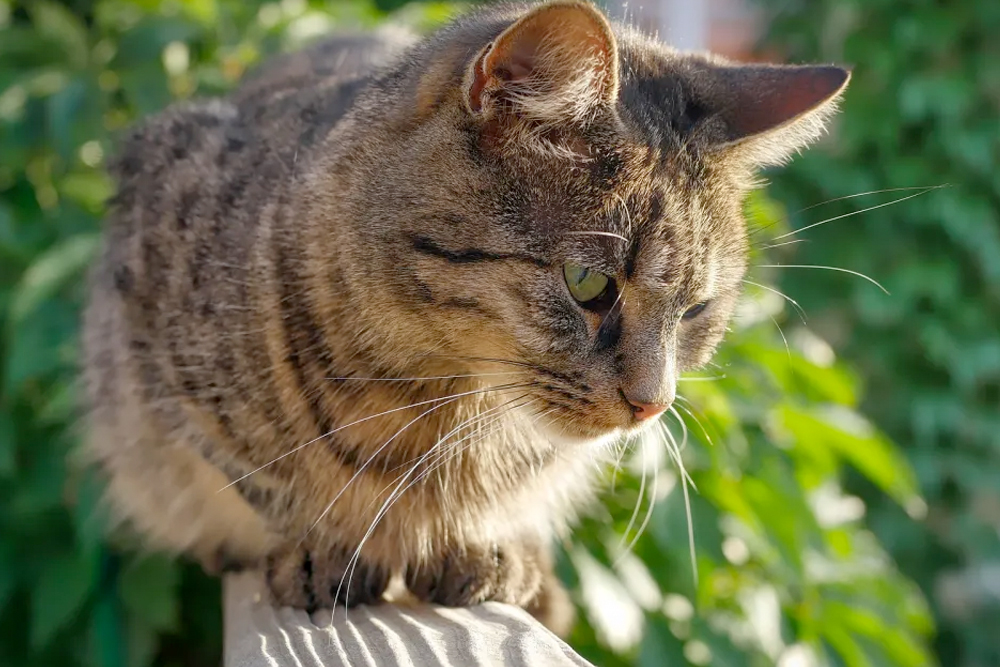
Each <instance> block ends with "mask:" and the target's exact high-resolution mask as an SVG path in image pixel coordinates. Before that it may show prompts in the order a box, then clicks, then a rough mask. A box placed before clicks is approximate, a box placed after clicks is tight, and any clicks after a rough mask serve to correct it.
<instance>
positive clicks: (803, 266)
mask: <svg viewBox="0 0 1000 667" xmlns="http://www.w3.org/2000/svg"><path fill="white" fill-rule="evenodd" d="M757 266H758V267H760V268H762V269H826V270H827V271H839V272H841V273H849V274H851V275H852V276H857V277H858V278H864V279H865V280H867V281H868V282H870V283H871V284H872V285H875V287H878V288H879V289H880V290H882V291H883V292H885V293H886V294H889V290H887V289H886V288H884V287H882V284H881V283H880V282H878V281H877V280H875V279H874V278H871V277H870V276H866V275H865V274H863V273H859V272H857V271H852V270H850V269H842V268H840V267H839V266H822V265H820V264H758V265H757Z"/></svg>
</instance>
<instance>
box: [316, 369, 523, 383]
mask: <svg viewBox="0 0 1000 667" xmlns="http://www.w3.org/2000/svg"><path fill="white" fill-rule="evenodd" d="M518 374H519V372H518V371H498V372H496V373H466V374H463V375H429V376H425V377H411V378H359V377H339V378H326V379H327V380H331V381H336V382H348V381H358V382H420V381H421V380H457V379H459V378H479V377H492V376H495V375H518Z"/></svg>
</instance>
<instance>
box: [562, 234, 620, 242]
mask: <svg viewBox="0 0 1000 667" xmlns="http://www.w3.org/2000/svg"><path fill="white" fill-rule="evenodd" d="M566 233H567V234H576V235H580V236H584V235H586V236H610V237H611V238H614V239H621V240H622V241H624V242H625V243H628V239H627V238H625V237H624V236H622V235H621V234H615V233H614V232H566Z"/></svg>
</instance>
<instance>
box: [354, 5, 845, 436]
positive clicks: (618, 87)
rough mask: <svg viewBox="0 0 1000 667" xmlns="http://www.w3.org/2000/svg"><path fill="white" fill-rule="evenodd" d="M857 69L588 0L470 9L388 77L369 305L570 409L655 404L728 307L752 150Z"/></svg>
mask: <svg viewBox="0 0 1000 667" xmlns="http://www.w3.org/2000/svg"><path fill="white" fill-rule="evenodd" d="M848 78H849V74H848V72H847V71H845V70H843V69H841V68H838V67H828V66H817V67H787V66H771V65H746V66H740V65H734V64H731V63H728V62H725V61H723V60H721V59H718V58H715V57H711V56H703V55H692V54H682V53H678V52H676V51H673V50H671V49H669V48H668V47H666V46H663V45H661V44H658V43H657V42H655V41H653V40H652V39H650V38H648V37H645V36H642V35H639V34H637V33H635V32H633V31H630V30H628V29H626V28H620V27H613V26H612V25H611V24H610V23H609V22H608V21H607V19H606V18H605V17H604V16H603V15H602V14H601V13H600V12H599V11H598V10H597V9H595V8H594V7H593V6H591V5H589V4H585V3H582V2H565V1H560V2H552V3H548V4H544V5H540V6H536V7H533V8H528V9H523V8H522V9H505V10H500V11H492V12H491V11H487V12H486V13H483V14H478V15H473V16H472V17H471V18H467V19H465V20H463V21H460V22H459V23H458V24H456V25H455V26H452V27H451V28H449V29H446V30H445V31H444V32H443V33H441V34H440V35H439V36H437V37H436V38H434V39H432V40H431V41H430V42H429V43H428V44H427V45H425V46H424V47H423V50H422V51H420V52H418V55H417V56H416V57H415V58H414V59H413V60H412V61H411V62H410V63H409V64H408V65H407V66H405V67H404V71H403V73H402V74H401V75H399V76H395V77H389V79H388V80H387V81H388V82H383V84H382V85H383V86H385V89H384V94H385V98H384V99H389V98H391V99H396V100H402V103H397V104H395V106H393V107H392V108H389V109H387V110H384V113H385V114H386V115H388V116H390V117H393V114H395V116H394V118H395V119H396V120H390V122H389V125H390V127H391V128H393V129H392V131H393V132H395V133H396V136H394V137H392V138H391V140H387V141H385V142H383V143H382V144H381V145H380V147H379V150H378V154H379V157H378V158H376V159H375V161H374V163H372V164H371V165H370V167H369V168H370V175H371V183H369V184H367V185H365V186H364V187H363V190H364V198H363V199H361V200H362V201H364V202H365V207H366V208H365V210H364V212H363V213H364V216H365V217H364V220H365V225H364V228H363V229H362V230H361V233H362V235H363V237H364V239H365V240H366V241H368V242H370V243H373V244H378V245H380V246H381V247H383V248H385V250H386V252H385V253H372V255H371V256H370V257H367V258H365V261H367V262H368V264H367V266H368V269H369V271H370V273H369V275H370V277H371V278H372V279H373V281H374V283H375V284H377V288H372V289H373V292H372V298H371V299H369V300H367V301H366V304H367V307H368V308H369V309H370V312H369V315H370V316H371V317H374V318H380V321H381V322H382V325H384V326H385V327H388V328H389V329H390V330H392V331H394V332H395V334H396V335H394V336H391V337H392V338H393V345H394V346H395V349H396V350H400V349H406V350H407V351H408V352H410V353H411V354H412V355H413V357H414V358H415V357H418V356H419V355H421V354H427V353H428V352H432V353H433V354H439V355H440V358H441V359H447V360H451V361H452V362H455V365H453V366H450V368H461V369H463V370H466V371H472V372H475V371H486V370H491V371H494V372H504V371H509V372H511V373H512V374H514V375H511V376H499V375H498V376H497V377H496V379H495V381H494V384H506V383H515V382H518V383H519V382H528V383H531V385H530V386H528V387H518V388H515V389H511V390H510V391H509V392H508V393H507V394H506V395H507V396H509V397H511V398H512V399H513V398H515V397H521V398H523V400H524V401H530V405H531V408H530V409H531V410H532V411H533V412H535V413H546V414H547V415H548V417H547V419H548V420H549V421H551V423H552V424H553V428H554V430H556V431H560V432H563V433H566V434H568V435H571V436H574V437H597V436H601V435H606V434H609V433H613V432H616V431H621V430H630V429H634V428H637V427H639V426H641V425H644V424H648V423H651V422H652V421H653V419H652V418H654V417H655V416H656V415H658V414H660V413H661V412H662V411H663V410H664V409H666V407H667V406H669V405H670V404H671V402H672V401H673V400H674V397H675V388H676V383H677V379H678V375H679V374H680V373H681V372H683V371H687V370H690V369H694V368H696V367H698V366H700V365H703V364H705V363H706V362H707V361H708V360H709V359H710V357H711V355H712V352H713V351H714V349H715V347H716V345H717V344H718V343H719V341H720V340H721V338H722V336H723V333H724V332H725V331H726V328H727V326H728V324H729V321H730V318H731V316H732V314H733V310H734V307H735V304H736V301H737V297H738V295H739V294H740V291H741V286H742V279H743V276H744V272H745V270H746V263H747V247H748V245H747V233H746V227H745V222H744V218H743V214H742V204H743V200H744V197H745V194H746V192H747V190H748V189H749V188H750V187H752V184H753V181H754V173H755V171H756V170H757V169H758V168H759V167H761V166H762V165H766V164H776V163H780V162H782V161H783V160H785V159H786V158H787V157H788V156H789V155H791V154H792V153H793V152H794V151H796V150H798V149H800V148H802V147H804V146H805V145H806V144H807V143H808V142H809V141H811V140H813V139H815V138H816V137H817V136H818V135H819V134H820V133H821V131H822V129H823V124H824V121H825V120H826V119H827V118H828V117H829V115H830V114H831V113H832V111H833V107H834V101H835V99H836V98H837V97H838V95H839V94H840V92H841V91H842V90H843V88H844V87H845V86H846V83H847V80H848ZM369 159H372V158H369ZM376 175H377V176H376ZM359 213H360V211H359ZM363 247H366V246H364V245H362V248H363ZM367 247H369V248H370V247H371V246H367ZM376 255H377V256H376ZM380 258H381V259H380ZM486 360H499V361H497V362H487V361H486Z"/></svg>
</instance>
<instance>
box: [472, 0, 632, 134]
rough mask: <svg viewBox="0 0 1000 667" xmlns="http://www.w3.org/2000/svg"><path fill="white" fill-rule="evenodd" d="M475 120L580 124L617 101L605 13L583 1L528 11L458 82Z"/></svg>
mask: <svg viewBox="0 0 1000 667" xmlns="http://www.w3.org/2000/svg"><path fill="white" fill-rule="evenodd" d="M464 89H465V100H466V106H467V107H468V110H469V112H470V113H472V114H474V115H477V116H495V115H500V114H505V113H506V114H510V115H514V116H516V117H518V118H520V119H525V120H529V121H539V122H555V121H569V122H572V121H579V120H583V119H585V118H586V117H588V116H590V115H592V114H593V113H594V112H595V110H596V109H598V108H599V107H600V106H601V105H602V104H604V105H607V104H611V103H613V102H614V100H615V99H616V98H617V95H618V49H617V44H616V42H615V38H614V35H613V33H612V31H611V26H610V24H609V23H608V20H607V19H606V18H605V17H604V15H603V14H602V13H601V12H600V11H599V10H598V9H597V8H596V7H594V6H593V5H591V4H589V3H586V2H579V1H566V0H557V1H556V2H550V3H547V4H543V5H541V6H538V7H535V8H534V9H532V10H530V11H529V12H528V13H527V14H525V15H524V16H522V17H521V18H520V19H518V20H517V21H515V22H514V23H513V24H512V25H511V26H509V27H508V28H507V29H506V30H504V31H503V32H502V33H501V34H500V35H499V36H498V37H497V38H496V39H495V40H493V41H492V42H491V43H490V44H488V45H486V46H485V47H484V48H483V49H482V50H481V51H480V52H479V54H478V55H477V56H476V58H475V59H473V61H472V63H471V64H470V66H469V68H468V70H467V72H466V76H465V81H464Z"/></svg>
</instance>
